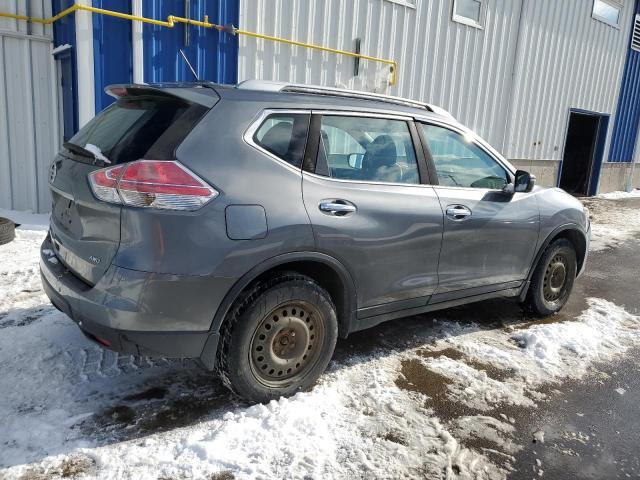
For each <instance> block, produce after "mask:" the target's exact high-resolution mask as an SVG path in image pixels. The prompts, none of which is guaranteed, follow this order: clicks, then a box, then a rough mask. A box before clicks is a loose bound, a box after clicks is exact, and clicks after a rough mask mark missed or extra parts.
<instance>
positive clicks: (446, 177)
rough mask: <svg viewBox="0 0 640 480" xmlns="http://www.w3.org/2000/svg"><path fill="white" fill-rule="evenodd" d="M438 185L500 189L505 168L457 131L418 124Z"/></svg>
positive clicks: (506, 178)
mask: <svg viewBox="0 0 640 480" xmlns="http://www.w3.org/2000/svg"><path fill="white" fill-rule="evenodd" d="M421 128H422V131H423V132H424V136H425V138H426V140H427V145H428V147H429V151H430V152H431V157H432V158H433V163H435V166H436V173H437V175H438V182H439V183H440V185H445V186H450V187H473V188H491V189H501V188H502V187H504V186H505V185H506V184H507V183H509V175H508V173H507V171H506V170H505V169H504V168H503V167H502V166H501V165H500V164H499V163H498V162H496V161H495V160H494V159H493V158H492V157H491V156H490V155H489V154H488V153H486V152H485V151H484V150H482V149H481V148H480V147H479V146H477V145H476V144H475V143H472V142H469V141H467V140H466V139H465V137H464V136H462V135H460V134H459V133H457V132H454V131H452V130H448V129H446V128H443V127H437V126H435V125H426V124H421Z"/></svg>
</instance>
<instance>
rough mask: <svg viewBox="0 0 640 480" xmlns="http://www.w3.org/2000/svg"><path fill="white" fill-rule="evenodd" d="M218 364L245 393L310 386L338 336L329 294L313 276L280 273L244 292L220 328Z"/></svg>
mask: <svg viewBox="0 0 640 480" xmlns="http://www.w3.org/2000/svg"><path fill="white" fill-rule="evenodd" d="M221 333H222V335H221V344H220V349H219V357H218V369H219V371H220V373H221V376H222V379H223V381H224V383H225V384H226V385H227V386H228V387H230V388H231V390H233V391H234V392H235V393H237V394H238V395H240V396H241V397H243V398H246V399H248V400H251V401H256V402H267V401H269V400H272V399H275V398H279V397H281V396H289V395H292V394H294V393H296V392H298V391H301V390H305V389H307V388H309V387H310V386H311V385H312V384H313V383H314V382H315V381H316V380H317V379H318V377H319V376H320V375H321V374H322V372H323V371H324V370H325V369H326V367H327V365H328V363H329V361H330V360H331V357H332V355H333V350H334V348H335V344H336V340H337V337H338V321H337V317H336V310H335V307H334V305H333V302H332V301H331V297H330V296H329V294H328V293H327V292H326V291H325V290H324V289H323V288H322V287H320V286H319V285H318V284H317V283H316V282H314V281H313V280H312V279H310V278H309V277H306V276H304V275H299V274H296V273H285V274H281V275H278V276H276V277H274V278H272V279H270V280H268V281H265V282H260V283H258V284H257V285H255V286H254V287H253V288H252V289H251V290H250V291H248V292H246V294H245V295H244V296H243V298H242V299H241V300H240V301H239V302H238V304H237V305H236V306H235V308H234V309H233V310H232V311H231V312H230V314H229V317H228V318H227V320H226V321H225V324H224V326H223V329H222V332H221Z"/></svg>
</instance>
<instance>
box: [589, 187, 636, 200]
mask: <svg viewBox="0 0 640 480" xmlns="http://www.w3.org/2000/svg"><path fill="white" fill-rule="evenodd" d="M638 197H640V189H638V188H635V189H633V190H631V191H630V192H624V191H616V192H609V193H601V194H600V195H598V198H606V199H607V200H620V199H622V198H638Z"/></svg>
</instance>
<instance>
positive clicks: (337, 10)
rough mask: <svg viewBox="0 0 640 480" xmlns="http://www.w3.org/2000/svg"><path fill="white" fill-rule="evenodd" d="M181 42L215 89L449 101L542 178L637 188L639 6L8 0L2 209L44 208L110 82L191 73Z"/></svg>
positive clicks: (3, 15)
mask: <svg viewBox="0 0 640 480" xmlns="http://www.w3.org/2000/svg"><path fill="white" fill-rule="evenodd" d="M76 5H80V6H81V7H82V6H84V7H89V8H80V7H76ZM77 8H80V9H77ZM114 12H115V13H114ZM118 13H124V14H125V15H124V17H125V18H122V17H123V15H118ZM172 15H173V16H175V17H179V18H178V19H175V21H174V20H171V21H169V20H170V16H172ZM56 16H58V17H59V18H57V17H56ZM27 17H32V18H31V21H28V20H27ZM39 19H45V20H39ZM141 19H142V21H141ZM185 19H189V20H185ZM634 27H635V28H634ZM265 36H266V38H265ZM272 37H277V38H275V39H274V38H272ZM278 39H279V40H293V41H297V42H298V45H292V44H290V43H286V42H284V41H279V40H278ZM300 44H305V45H304V46H301V45H300ZM310 45H313V46H317V47H322V48H323V49H325V50H322V49H318V48H309V47H310ZM180 50H182V51H183V52H184V54H185V56H186V57H187V58H188V59H189V61H190V62H191V63H192V64H193V66H194V68H195V70H196V71H197V75H198V77H199V78H201V79H206V80H212V81H215V82H222V83H236V82H237V81H241V80H245V79H250V78H261V79H267V80H279V81H290V82H295V83H312V84H321V85H328V86H332V87H334V86H337V87H347V88H355V89H360V90H367V91H376V92H383V93H389V94H393V95H400V96H404V97H409V98H413V99H416V100H423V101H428V102H429V103H434V104H437V105H440V106H442V107H444V108H445V109H447V110H449V111H451V113H452V114H453V115H454V116H455V117H456V118H457V119H458V120H460V121H461V122H462V123H464V124H466V125H468V126H470V127H472V128H474V129H475V130H476V131H477V132H478V133H479V134H480V135H481V136H482V137H484V138H486V139H487V140H488V141H489V142H490V143H492V144H493V145H494V146H495V147H496V148H497V149H498V150H500V151H502V153H503V154H504V155H505V156H506V157H507V158H509V159H510V160H511V161H512V162H513V163H514V164H515V165H516V166H518V167H520V168H524V169H526V170H529V171H531V172H532V173H534V174H536V175H537V177H538V181H539V183H541V184H543V185H549V186H551V185H558V186H561V187H563V188H565V189H567V190H568V191H572V192H574V193H576V194H584V195H593V194H595V193H599V192H606V191H611V190H621V189H625V188H629V187H632V186H635V187H640V169H635V171H634V168H633V166H634V160H636V161H638V157H640V152H639V151H638V148H637V144H638V142H639V139H638V125H639V122H640V0H562V1H559V0H145V1H143V0H76V1H75V2H74V1H73V0H27V1H24V0H11V1H5V2H3V5H0V68H2V72H0V107H2V109H3V111H4V113H5V114H4V115H0V208H13V209H21V210H27V209H29V210H34V211H46V210H47V209H48V200H47V198H48V193H47V191H46V178H47V168H46V167H47V164H48V162H49V161H50V159H51V158H52V156H53V154H54V152H55V150H56V149H57V148H58V145H59V142H60V141H62V140H63V139H68V138H70V136H71V135H73V133H74V132H75V131H77V129H78V128H79V127H80V126H81V125H83V124H84V123H86V122H87V121H88V120H89V119H90V118H91V117H92V116H93V115H94V114H95V112H97V111H100V110H101V109H103V108H105V107H106V106H107V105H108V104H109V103H110V102H111V101H112V99H111V97H109V96H107V95H105V94H104V92H103V90H104V87H105V86H106V85H108V84H110V83H126V82H148V83H150V82H166V81H185V80H187V81H188V80H191V79H192V73H191V72H190V70H189V68H188V66H187V64H186V62H185V61H184V59H183V58H182V56H181V54H180ZM327 50H330V51H327ZM335 50H340V51H342V53H339V52H338V53H337V52H336V51H335ZM345 52H346V53H351V55H347V54H345ZM354 53H355V54H360V55H365V56H371V57H376V58H377V59H378V60H371V59H367V58H365V57H357V56H356V57H354V56H353V54H354ZM392 69H393V71H392Z"/></svg>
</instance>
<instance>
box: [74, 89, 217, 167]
mask: <svg viewBox="0 0 640 480" xmlns="http://www.w3.org/2000/svg"><path fill="white" fill-rule="evenodd" d="M208 110H209V109H208V108H207V107H204V106H202V105H199V104H196V103H189V102H185V101H182V100H179V99H173V98H170V97H161V96H143V97H135V98H127V97H123V98H120V99H118V100H117V101H116V102H115V103H114V104H113V105H111V106H110V107H108V108H106V109H105V110H103V111H102V112H100V113H99V114H98V115H97V116H96V117H94V118H93V119H92V120H91V121H90V122H89V123H87V124H86V125H85V126H84V127H83V128H82V129H81V130H80V131H79V132H78V133H77V134H76V135H74V136H73V137H72V138H71V140H69V143H73V144H75V145H77V146H80V147H82V148H84V149H86V150H89V151H90V152H92V153H93V154H94V155H95V156H96V158H99V159H101V160H103V161H104V162H105V163H108V164H112V165H115V164H118V163H126V162H131V161H134V160H138V159H140V158H146V159H153V160H172V159H173V158H174V153H175V150H176V148H177V147H178V145H180V143H181V142H182V140H184V138H185V137H186V136H187V134H188V133H189V132H190V131H191V129H192V128H193V127H194V126H195V124H196V123H197V122H198V121H199V120H200V119H201V118H202V117H203V116H204V114H205V113H206V112H207V111H208ZM76 158H77V159H78V160H81V161H83V160H85V159H86V157H84V158H83V157H82V156H81V155H78V156H77V157H76ZM87 160H89V161H92V160H93V159H87Z"/></svg>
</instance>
